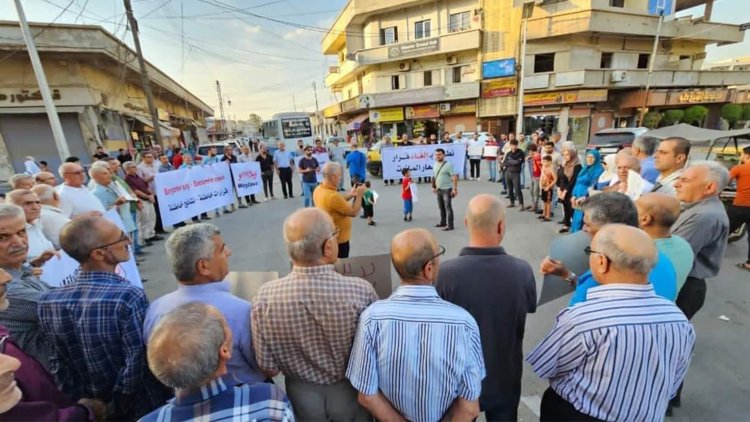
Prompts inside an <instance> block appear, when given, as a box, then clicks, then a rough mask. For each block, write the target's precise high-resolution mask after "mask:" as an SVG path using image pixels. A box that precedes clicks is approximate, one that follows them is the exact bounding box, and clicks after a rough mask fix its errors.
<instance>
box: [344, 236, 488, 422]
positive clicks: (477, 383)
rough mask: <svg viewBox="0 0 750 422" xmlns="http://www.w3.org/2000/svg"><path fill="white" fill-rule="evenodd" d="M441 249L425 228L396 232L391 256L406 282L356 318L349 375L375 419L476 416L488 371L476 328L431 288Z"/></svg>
mask: <svg viewBox="0 0 750 422" xmlns="http://www.w3.org/2000/svg"><path fill="white" fill-rule="evenodd" d="M444 253H445V248H443V247H442V246H439V245H438V244H437V241H436V240H435V237H434V236H433V235H432V234H431V233H430V232H429V231H427V230H425V229H412V230H407V231H404V232H401V233H399V234H397V235H396V236H395V237H394V238H393V240H392V242H391V260H392V261H393V266H394V267H395V268H396V272H398V274H399V276H400V278H401V286H400V287H399V288H398V289H397V290H396V291H395V292H394V293H393V294H392V295H391V297H389V298H388V299H386V300H381V301H378V302H376V303H374V304H373V305H371V306H370V307H369V308H367V310H365V312H363V313H362V316H361V318H360V319H359V327H358V329H357V337H356V339H355V340H354V346H353V347H352V353H351V360H350V361H349V368H348V369H347V371H346V376H347V378H349V380H350V381H351V382H352V385H353V386H354V388H356V389H357V391H359V401H360V403H362V405H363V406H365V408H367V409H368V410H369V411H370V413H372V415H373V416H374V417H375V419H377V420H403V419H406V420H410V421H427V420H429V421H437V420H441V419H443V418H447V420H460V421H464V420H465V421H470V420H473V419H474V418H476V417H477V416H478V415H479V401H478V399H479V394H480V391H481V388H482V378H484V376H485V369H484V359H483V357H482V345H481V340H480V334H479V328H478V327H477V323H476V321H475V320H474V318H473V317H472V316H471V315H470V314H469V313H468V312H466V310H464V309H463V308H461V307H459V306H456V305H453V304H451V303H449V302H446V301H444V300H442V299H440V297H439V296H438V294H437V291H436V290H435V287H433V284H434V283H435V281H436V280H437V277H438V273H439V269H440V256H442V255H443V254H444ZM428 391H429V394H427V393H426V392H428Z"/></svg>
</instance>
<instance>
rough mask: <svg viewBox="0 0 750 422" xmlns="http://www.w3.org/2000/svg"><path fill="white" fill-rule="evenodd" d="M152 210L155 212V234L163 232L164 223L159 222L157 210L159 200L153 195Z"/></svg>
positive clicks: (159, 217) (159, 214)
mask: <svg viewBox="0 0 750 422" xmlns="http://www.w3.org/2000/svg"><path fill="white" fill-rule="evenodd" d="M154 212H155V213H156V224H155V225H154V231H155V232H156V234H164V225H162V222H161V213H160V212H159V200H158V199H157V198H156V195H154Z"/></svg>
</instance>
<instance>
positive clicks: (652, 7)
mask: <svg viewBox="0 0 750 422" xmlns="http://www.w3.org/2000/svg"><path fill="white" fill-rule="evenodd" d="M674 8H675V1H674V0H648V13H649V14H650V15H656V16H661V15H664V16H669V15H673V14H674Z"/></svg>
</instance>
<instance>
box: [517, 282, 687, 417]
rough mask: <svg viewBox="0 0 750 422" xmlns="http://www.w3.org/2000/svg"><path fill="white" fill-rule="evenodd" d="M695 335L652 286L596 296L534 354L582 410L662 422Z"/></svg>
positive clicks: (562, 319)
mask: <svg viewBox="0 0 750 422" xmlns="http://www.w3.org/2000/svg"><path fill="white" fill-rule="evenodd" d="M694 343H695V333H694V332H693V327H692V325H690V323H689V322H688V320H687V319H686V318H685V315H684V314H683V313H682V312H681V311H680V310H679V309H678V308H677V306H675V304H674V303H672V302H671V301H669V300H667V299H664V298H661V297H658V296H656V294H655V293H654V288H653V286H652V285H651V284H646V285H635V284H608V285H603V286H599V287H593V288H591V289H589V291H588V293H587V299H586V302H583V303H580V304H578V305H575V306H572V307H569V308H566V309H564V310H562V311H561V312H560V313H559V314H558V316H557V322H556V324H555V327H554V328H553V329H552V331H551V332H550V333H549V334H548V335H547V336H546V337H545V338H544V340H542V342H541V343H540V344H539V345H538V346H537V347H536V348H535V349H534V350H533V351H532V352H531V354H529V356H528V357H527V361H528V362H529V363H530V364H531V366H532V367H533V369H534V372H536V374H537V375H538V376H539V377H540V378H545V379H548V380H549V382H550V386H551V387H552V389H553V390H555V392H556V393H557V394H559V395H560V397H562V398H564V399H565V400H566V401H568V402H569V403H570V404H571V405H573V406H574V407H575V408H576V410H578V411H579V412H581V413H585V414H587V415H590V416H592V417H594V418H597V419H602V420H608V421H633V420H639V421H640V420H649V421H650V420H661V419H663V418H664V414H665V413H666V410H667V404H668V401H669V399H671V398H672V397H674V395H675V393H676V392H677V388H678V387H679V386H680V383H681V382H682V381H683V379H684V378H685V375H686V373H687V368H688V365H689V364H690V358H691V355H692V351H693V345H694Z"/></svg>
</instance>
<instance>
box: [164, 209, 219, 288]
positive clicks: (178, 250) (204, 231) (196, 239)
mask: <svg viewBox="0 0 750 422" xmlns="http://www.w3.org/2000/svg"><path fill="white" fill-rule="evenodd" d="M220 234H221V231H219V228H218V227H216V226H214V225H213V224H208V223H199V224H191V225H189V226H185V227H180V228H179V229H177V230H175V231H174V233H172V234H171V235H170V236H169V239H167V242H166V244H165V248H166V250H167V259H168V260H169V263H170V264H171V266H172V273H173V274H174V275H175V277H177V280H179V281H191V280H193V279H195V277H196V276H197V275H198V274H197V272H196V268H195V264H197V263H198V261H200V260H201V259H206V260H209V259H211V257H212V256H213V254H214V249H215V247H216V245H215V244H214V241H213V237H214V236H217V235H220Z"/></svg>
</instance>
